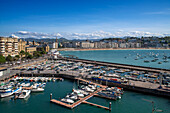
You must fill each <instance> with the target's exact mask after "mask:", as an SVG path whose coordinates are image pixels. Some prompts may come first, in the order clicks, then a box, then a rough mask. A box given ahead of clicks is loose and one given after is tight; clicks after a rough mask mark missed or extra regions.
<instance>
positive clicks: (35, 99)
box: [0, 50, 170, 113]
mask: <svg viewBox="0 0 170 113" xmlns="http://www.w3.org/2000/svg"><path fill="white" fill-rule="evenodd" d="M150 52H154V53H159V54H161V55H164V54H166V55H167V56H168V55H170V50H105V51H103V50H100V51H62V52H61V54H62V55H66V54H67V55H68V54H71V55H75V56H77V57H79V58H82V59H90V60H98V61H107V62H115V63H122V64H132V65H141V66H148V65H149V66H150V67H157V68H165V69H170V65H169V62H166V63H162V64H157V63H156V62H154V63H152V62H151V63H150V64H149V63H144V62H143V60H144V59H139V60H134V58H136V54H137V53H138V54H145V53H146V54H148V53H150ZM129 54H130V55H129ZM125 57H127V58H125ZM158 57H160V58H159V60H160V61H162V59H161V58H162V56H158ZM151 59H152V58H151V57H148V59H147V60H151ZM140 60H141V61H140ZM73 87H76V82H75V81H73V80H67V79H65V80H64V81H63V82H61V81H57V82H47V84H46V87H45V91H44V92H43V93H31V95H30V96H29V97H28V98H26V99H16V100H14V99H13V98H12V97H7V98H0V113H152V103H151V102H149V101H154V108H155V109H160V110H163V113H170V109H169V108H170V99H169V98H165V97H160V96H153V95H148V94H143V93H137V92H131V91H126V90H125V92H124V94H123V96H122V99H120V100H117V101H114V100H108V99H103V98H100V97H92V98H90V99H89V100H88V101H89V102H92V103H96V104H99V105H103V106H107V107H108V106H109V102H111V103H112V111H108V110H105V109H103V108H98V107H95V106H91V105H87V104H80V105H79V106H77V107H75V108H74V109H68V108H65V107H62V106H59V105H57V104H54V103H50V94H51V93H52V98H53V99H60V98H63V97H65V96H66V95H67V94H68V93H71V92H72V88H73ZM146 100H148V101H146ZM155 113H156V112H155Z"/></svg>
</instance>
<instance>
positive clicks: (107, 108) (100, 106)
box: [83, 101, 110, 110]
mask: <svg viewBox="0 0 170 113" xmlns="http://www.w3.org/2000/svg"><path fill="white" fill-rule="evenodd" d="M83 103H85V104H89V105H92V106H97V107H99V108H104V109H106V110H110V108H109V107H105V106H102V105H98V104H94V103H91V102H87V101H83Z"/></svg>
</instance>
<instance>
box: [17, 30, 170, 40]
mask: <svg viewBox="0 0 170 113" xmlns="http://www.w3.org/2000/svg"><path fill="white" fill-rule="evenodd" d="M15 34H17V35H19V36H21V37H22V38H56V37H58V38H60V37H64V38H67V39H102V38H110V37H111V38H114V37H125V36H133V37H141V36H159V37H161V36H169V35H170V33H164V34H160V33H151V32H145V31H130V32H126V31H123V30H118V31H117V32H114V33H111V32H105V31H95V32H91V33H68V32H64V33H37V32H28V31H18V32H16V33H15Z"/></svg>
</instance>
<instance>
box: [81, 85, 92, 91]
mask: <svg viewBox="0 0 170 113" xmlns="http://www.w3.org/2000/svg"><path fill="white" fill-rule="evenodd" d="M83 89H85V90H86V91H87V92H94V90H92V89H90V88H89V87H88V86H86V87H85V88H83Z"/></svg>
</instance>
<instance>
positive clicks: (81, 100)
mask: <svg viewBox="0 0 170 113" xmlns="http://www.w3.org/2000/svg"><path fill="white" fill-rule="evenodd" d="M103 89H105V88H100V89H98V90H96V91H95V92H93V93H91V94H89V95H88V96H86V97H84V98H81V99H80V100H78V101H77V102H75V103H73V104H72V105H70V104H67V103H64V102H61V101H58V100H55V99H52V100H50V101H51V102H53V103H55V104H59V105H62V106H65V107H67V108H71V109H73V108H75V107H76V106H78V105H80V104H81V103H82V102H83V101H86V100H88V99H89V98H91V97H93V96H94V95H95V94H96V93H98V92H100V91H102V90H103Z"/></svg>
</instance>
